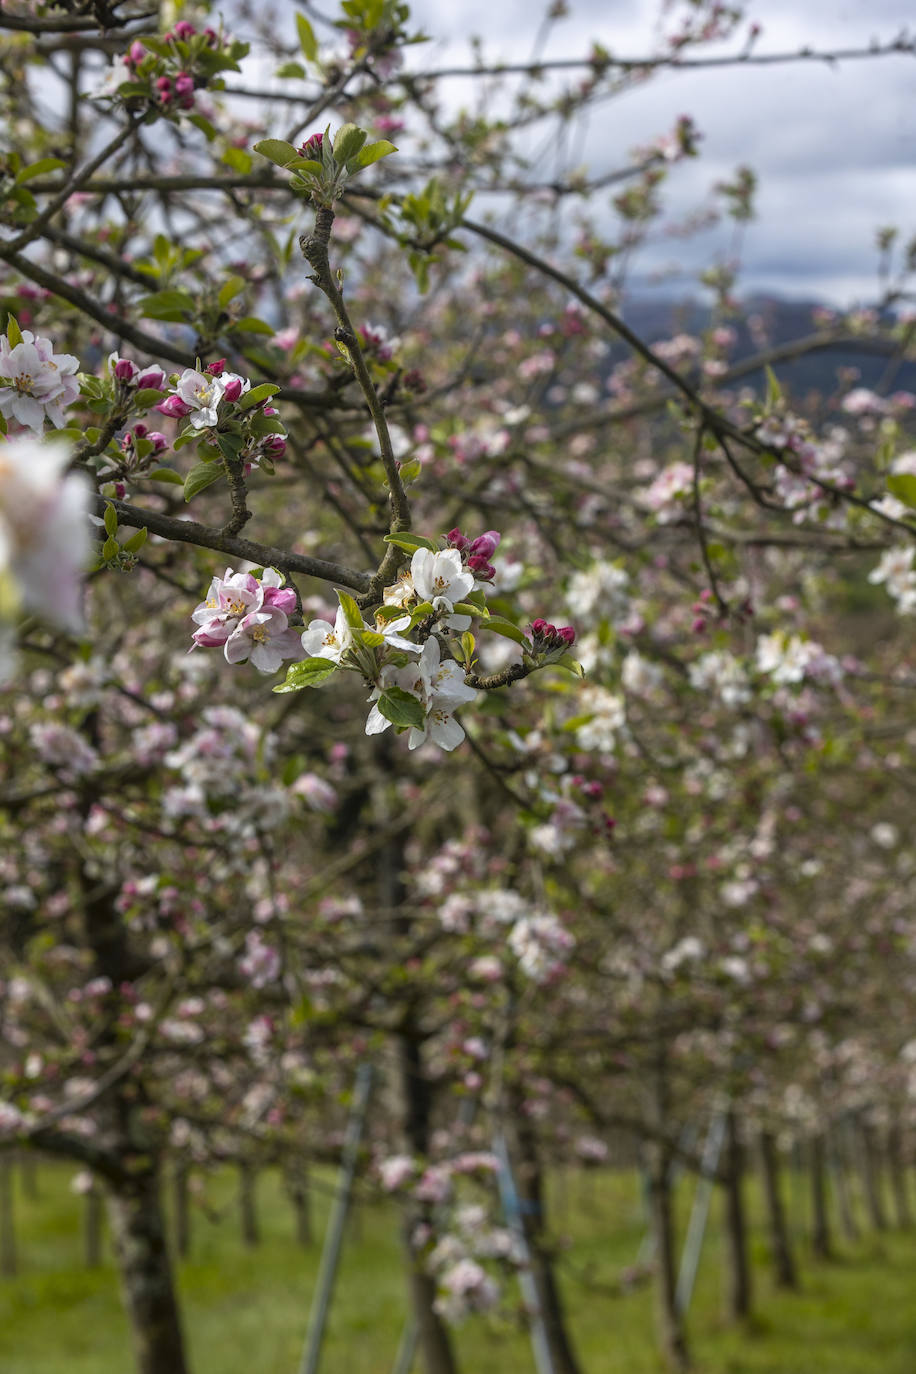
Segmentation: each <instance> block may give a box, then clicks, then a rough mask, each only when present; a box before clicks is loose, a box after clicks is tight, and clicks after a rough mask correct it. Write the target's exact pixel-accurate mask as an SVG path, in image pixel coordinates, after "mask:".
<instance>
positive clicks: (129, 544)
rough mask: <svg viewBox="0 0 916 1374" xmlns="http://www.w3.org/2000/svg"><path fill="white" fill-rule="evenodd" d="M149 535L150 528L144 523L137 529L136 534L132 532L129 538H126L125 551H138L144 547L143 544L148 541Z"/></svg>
mask: <svg viewBox="0 0 916 1374" xmlns="http://www.w3.org/2000/svg"><path fill="white" fill-rule="evenodd" d="M148 537H149V530H148V529H147V528H146V526H145V525H144V526H143V528H142V529H139V530H137V533H136V534H132V535H131V536H130V538H129V539H125V541H124V552H125V553H138V552H139V551H140V549H142V548H143V545H144V544H145V543H146V541H147V539H148Z"/></svg>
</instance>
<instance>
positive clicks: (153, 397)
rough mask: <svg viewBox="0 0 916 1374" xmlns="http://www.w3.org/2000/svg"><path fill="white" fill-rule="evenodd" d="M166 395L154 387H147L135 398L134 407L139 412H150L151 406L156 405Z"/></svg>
mask: <svg viewBox="0 0 916 1374" xmlns="http://www.w3.org/2000/svg"><path fill="white" fill-rule="evenodd" d="M164 395H165V392H164V391H157V390H156V388H155V387H153V386H145V387H143V388H142V389H141V390H140V391H138V392H137V394H136V396H135V397H134V405H135V406H136V407H137V409H138V410H149V408H150V406H152V405H156V404H157V402H159V401H161V400H162V398H163V396H164Z"/></svg>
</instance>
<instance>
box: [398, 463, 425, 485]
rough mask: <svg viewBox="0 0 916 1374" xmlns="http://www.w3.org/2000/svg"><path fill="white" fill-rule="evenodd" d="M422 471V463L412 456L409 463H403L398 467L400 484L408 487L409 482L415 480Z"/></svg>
mask: <svg viewBox="0 0 916 1374" xmlns="http://www.w3.org/2000/svg"><path fill="white" fill-rule="evenodd" d="M422 471H423V464H422V463H421V462H420V460H419V458H412V459H411V460H410V462H409V463H405V464H404V465H403V467H402V468H401V469H400V472H399V476H400V478H401V485H402V486H405V487H409V486H410V484H411V482H415V481H416V480H417V478H418V477H419V476H420V473H421V472H422Z"/></svg>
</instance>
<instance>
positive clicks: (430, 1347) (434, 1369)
mask: <svg viewBox="0 0 916 1374" xmlns="http://www.w3.org/2000/svg"><path fill="white" fill-rule="evenodd" d="M413 1029H414V1028H413V1027H412V1026H407V1027H405V1031H406V1033H405V1034H404V1035H403V1036H402V1037H401V1040H400V1043H399V1060H400V1079H401V1095H402V1099H403V1111H404V1134H405V1136H406V1138H407V1147H408V1150H409V1151H410V1153H411V1154H413V1155H415V1156H419V1157H420V1158H421V1159H424V1158H426V1156H427V1155H428V1154H429V1131H430V1114H431V1110H432V1085H431V1084H430V1081H429V1079H428V1077H427V1075H426V1072H425V1069H424V1065H423V1055H422V1052H421V1042H420V1040H419V1039H418V1038H417V1036H416V1034H412V1033H411V1032H412V1031H413ZM432 1219H433V1218H432V1208H431V1206H430V1205H429V1204H428V1203H422V1202H420V1203H412V1204H411V1205H409V1206H408V1207H407V1210H406V1215H405V1219H404V1247H405V1250H406V1252H407V1281H408V1286H409V1290H410V1302H411V1307H412V1309H413V1316H414V1321H415V1322H416V1325H417V1346H418V1349H419V1351H420V1357H421V1359H422V1361H423V1368H424V1370H425V1372H426V1374H458V1365H457V1363H456V1360H455V1355H454V1352H453V1350H452V1342H451V1337H450V1336H449V1332H448V1328H447V1326H446V1325H445V1323H444V1322H443V1320H442V1318H441V1317H440V1316H439V1313H438V1312H437V1311H436V1309H435V1301H436V1281H435V1279H434V1278H433V1277H432V1275H431V1274H428V1273H427V1272H426V1268H425V1265H424V1256H423V1255H422V1254H421V1253H419V1252H418V1250H417V1246H416V1239H415V1238H416V1234H417V1230H418V1228H421V1227H424V1226H429V1225H430V1224H431V1223H432Z"/></svg>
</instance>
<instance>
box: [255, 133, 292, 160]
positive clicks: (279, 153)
mask: <svg viewBox="0 0 916 1374" xmlns="http://www.w3.org/2000/svg"><path fill="white" fill-rule="evenodd" d="M254 150H255V152H256V153H260V154H261V156H262V157H266V158H267V159H268V160H269V161H270V162H273V163H275V164H276V165H277V166H278V167H285V166H286V164H287V163H288V162H292V160H293V158H294V157H296V156H297V153H296V149H295V148H294V147H293V145H292V144H291V143H286V142H285V141H284V140H283V139H282V138H263V139H262V140H261V142H260V143H256V144H255V145H254Z"/></svg>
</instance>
